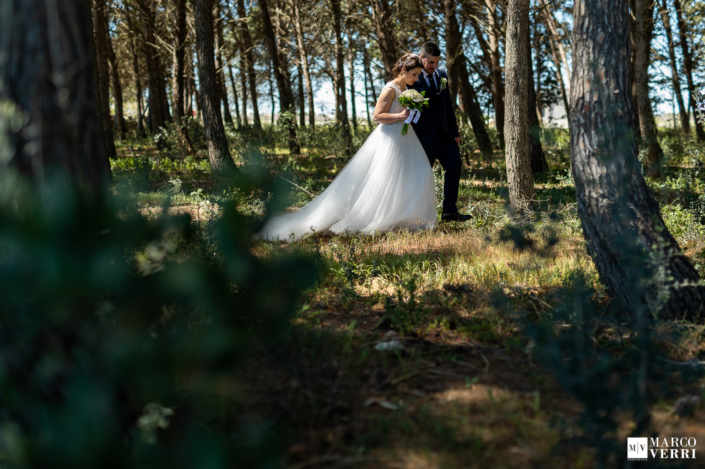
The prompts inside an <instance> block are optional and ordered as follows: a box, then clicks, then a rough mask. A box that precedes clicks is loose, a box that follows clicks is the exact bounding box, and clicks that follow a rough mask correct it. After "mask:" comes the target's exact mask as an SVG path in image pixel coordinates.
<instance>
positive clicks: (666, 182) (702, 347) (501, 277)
mask: <svg viewBox="0 0 705 469" xmlns="http://www.w3.org/2000/svg"><path fill="white" fill-rule="evenodd" d="M565 146H566V145H565V139H564V140H563V141H562V143H561V142H558V143H556V142H553V146H551V145H547V153H548V154H549V157H550V159H551V163H552V166H553V167H565V168H567V167H568V164H567V163H566V161H565ZM120 151H121V156H122V158H123V160H125V161H123V162H120V163H117V164H115V165H114V171H115V174H116V179H115V183H116V187H117V188H118V190H121V189H120V188H123V189H125V188H129V189H130V190H133V191H135V192H136V193H137V195H136V200H137V203H139V204H140V207H141V209H142V210H143V213H144V214H145V215H146V216H157V214H158V213H159V211H160V210H161V206H162V204H163V203H164V201H165V200H166V199H167V198H171V199H172V201H173V203H174V205H172V209H171V210H175V211H186V212H188V213H190V214H191V216H192V219H193V220H194V222H196V223H199V224H202V225H203V226H204V227H207V224H208V221H209V220H212V219H213V218H216V217H217V216H218V212H219V209H220V207H222V206H223V204H225V203H232V202H233V201H234V203H235V204H236V205H238V207H239V209H240V210H241V211H242V212H243V213H245V214H247V215H249V216H250V217H251V218H252V219H253V220H255V219H257V218H258V217H260V216H262V214H263V210H264V202H263V199H265V198H266V196H267V194H266V193H264V194H263V193H259V194H243V193H241V192H238V191H237V190H234V191H230V192H229V191H227V190H226V191H223V187H222V186H221V185H219V184H217V183H214V178H213V176H212V175H211V174H210V172H209V170H208V165H207V162H205V161H202V160H193V159H188V158H187V159H186V160H183V159H182V160H178V159H176V160H170V159H168V158H162V159H161V160H159V161H158V162H154V161H153V162H152V163H151V166H150V167H149V168H148V169H147V170H144V168H141V167H140V165H139V164H137V163H135V158H134V156H135V155H134V152H133V151H132V150H128V149H127V148H126V147H122V148H121V149H120ZM142 151H143V152H146V153H150V154H155V153H153V152H155V151H156V150H155V149H149V148H147V149H144V148H143V150H142ZM131 157H132V161H131V162H128V161H127V160H129V159H130V158H131ZM269 158H270V161H273V162H276V166H275V169H276V171H275V172H276V173H277V174H281V171H286V174H287V177H288V178H293V180H292V182H294V183H296V184H297V185H298V186H300V187H299V188H297V187H295V186H293V185H290V184H286V183H285V187H287V191H289V195H290V204H291V206H292V207H299V206H302V205H304V204H305V203H307V202H308V201H310V200H311V199H312V195H316V194H318V193H320V192H321V191H322V190H323V188H325V187H326V185H327V184H328V183H329V182H330V180H331V179H332V177H334V175H335V174H336V172H337V171H338V170H339V169H340V168H342V166H343V164H344V162H345V159H344V158H335V157H328V156H325V155H323V156H321V155H319V154H316V155H314V154H310V153H305V154H304V155H303V156H301V157H291V156H290V155H288V153H287V151H286V150H284V149H281V148H279V147H275V151H273V152H271V153H270V155H269ZM470 163H471V164H470V165H469V166H467V165H466V166H467V167H466V170H465V172H464V173H463V180H462V184H461V190H460V203H459V207H460V208H461V211H463V212H467V213H470V214H471V215H473V219H472V220H470V221H469V222H467V223H465V224H461V223H446V224H441V225H440V226H439V227H438V228H437V229H436V230H434V231H433V232H427V233H409V232H403V231H400V232H390V233H383V234H377V235H369V236H368V235H351V236H334V235H330V234H327V235H311V236H308V237H306V238H304V239H303V240H301V241H298V242H296V243H290V244H288V243H272V242H264V241H258V242H254V243H253V245H252V247H251V249H252V250H253V252H254V253H255V254H256V255H258V256H260V257H261V258H265V259H275V258H278V257H281V256H287V255H291V254H293V253H299V254H300V253H303V254H305V255H308V256H311V257H312V258H315V259H316V260H317V262H318V264H319V267H320V277H319V280H318V281H317V283H316V284H315V285H314V286H313V287H312V288H310V289H309V290H308V291H307V292H306V293H305V294H304V296H303V298H301V301H300V304H298V305H297V310H298V313H297V314H296V317H295V318H294V319H293V320H292V328H291V332H290V335H289V339H288V340H287V341H286V342H285V343H282V344H279V346H278V347H274V348H273V349H271V350H267V351H266V352H265V353H263V354H260V355H258V356H256V357H254V358H252V359H251V360H250V361H248V362H247V364H246V365H245V366H244V367H242V368H241V369H239V370H238V371H237V373H238V382H239V383H240V386H239V388H238V391H237V392H236V393H235V394H236V395H233V396H232V402H229V403H228V406H227V408H226V410H224V412H228V413H230V414H231V415H232V418H237V419H245V420H248V421H256V422H261V423H262V427H263V428H268V429H271V431H275V432H279V434H280V435H281V439H282V441H283V445H284V447H285V448H286V449H285V451H286V461H285V466H286V467H288V468H289V469H294V468H296V469H304V468H343V467H361V468H362V467H364V468H409V469H411V468H419V469H420V468H424V469H425V468H429V469H430V468H458V469H460V468H526V467H533V468H545V467H555V468H591V467H597V461H598V458H599V457H600V448H602V447H604V445H605V444H607V443H605V441H607V440H609V441H611V442H613V443H614V444H616V445H617V448H618V449H617V451H616V452H615V451H613V452H612V453H610V456H609V457H608V459H607V465H608V466H609V467H624V464H625V462H626V456H627V437H628V436H629V435H630V434H631V432H632V430H634V428H635V425H636V424H637V423H636V422H635V418H634V415H633V414H632V413H630V411H629V407H628V406H627V405H625V406H624V407H623V408H621V407H619V406H616V407H614V409H616V410H615V411H614V412H612V413H611V415H601V418H603V420H604V419H607V420H609V421H610V422H611V423H612V424H613V426H612V427H609V425H607V426H606V427H589V425H588V426H586V425H585V421H586V420H589V419H588V418H585V412H586V406H594V403H592V401H591V399H590V398H589V397H586V396H584V395H581V394H580V393H579V392H576V391H575V390H576V386H577V385H573V387H572V388H571V387H570V385H566V382H575V380H577V379H578V378H577V377H578V375H579V373H580V372H581V370H578V371H576V372H575V373H576V375H575V376H572V377H570V376H568V377H566V376H564V375H561V374H560V373H558V374H557V373H556V372H555V370H554V369H553V368H551V367H550V366H548V365H546V364H545V362H544V361H542V360H541V359H539V358H537V354H538V353H537V352H538V350H537V343H536V340H535V338H534V337H533V336H532V335H531V331H532V329H531V327H532V326H531V325H532V324H534V325H535V324H543V323H547V322H550V323H552V324H553V326H554V327H555V328H556V329H557V330H559V332H560V330H561V329H569V328H570V327H573V326H572V325H571V323H569V321H567V320H566V319H565V318H566V317H564V316H561V315H560V314H559V313H560V311H564V310H566V308H567V309H568V310H570V311H582V310H583V309H584V310H585V311H587V310H591V311H594V312H595V314H594V317H593V318H592V320H591V321H592V322H590V323H589V330H586V331H582V332H584V334H585V335H584V337H586V340H587V341H588V342H590V344H591V345H590V347H592V348H591V349H590V350H597V351H598V352H599V353H602V352H606V353H607V354H608V355H609V356H610V357H612V358H613V359H614V361H615V363H619V361H620V360H622V359H624V360H625V363H626V360H627V358H626V357H628V356H630V351H632V350H634V349H635V347H636V345H635V334H634V331H633V330H632V329H630V324H629V323H630V319H629V314H628V312H626V311H625V312H622V315H621V316H620V314H619V312H617V314H616V315H615V311H613V310H614V308H613V307H612V308H611V301H610V299H609V298H608V296H607V294H606V292H605V290H604V288H603V287H602V286H601V284H600V282H599V280H598V277H597V274H596V272H595V270H594V268H593V264H592V261H591V260H590V257H589V256H588V254H587V251H586V246H585V242H584V240H583V237H582V232H581V228H580V220H579V218H578V215H577V212H576V207H575V196H574V187H573V185H572V180H571V178H570V175H569V172H568V171H565V170H564V171H555V172H554V173H552V174H550V175H544V176H542V177H541V178H540V179H538V180H537V185H536V187H537V200H538V201H539V203H538V205H537V207H536V210H535V211H534V212H533V213H530V214H525V216H524V218H523V220H522V221H521V223H520V224H521V226H522V228H521V230H522V235H521V236H517V235H516V233H515V231H513V230H512V227H513V226H515V225H516V219H515V218H512V217H510V216H509V214H508V212H507V208H506V200H507V195H506V194H507V188H506V184H505V183H504V182H503V180H502V172H501V168H502V164H501V156H500V155H497V156H496V157H495V161H494V165H493V167H492V168H490V169H488V168H486V167H485V166H483V164H482V163H481V162H479V161H474V160H470ZM561 165H563V166H561ZM437 169H438V168H436V176H437V193H438V192H440V190H441V184H442V178H441V177H440V172H438V171H437ZM665 174H666V176H665V177H664V178H663V179H662V180H660V181H650V182H649V184H650V186H651V188H652V190H653V191H654V194H655V195H656V197H657V199H658V200H659V202H660V204H661V208H662V212H663V215H664V219H665V222H666V225H667V227H668V228H669V229H670V230H671V232H672V233H673V234H674V236H675V237H676V238H677V240H678V241H679V243H680V245H681V247H682V248H683V249H684V251H685V252H686V254H687V255H688V256H689V257H690V258H691V260H692V261H693V263H694V264H696V265H697V268H698V269H700V270H701V272H702V269H703V268H704V267H703V266H702V265H701V264H703V263H704V262H703V260H702V252H703V248H705V225H703V224H702V223H703V222H705V218H704V217H703V215H705V213H703V210H705V203H703V204H701V201H705V184H704V183H703V181H702V177H701V176H698V173H697V171H696V169H694V167H693V166H692V165H690V162H684V161H676V160H675V159H673V160H672V161H670V166H668V167H667V168H666V170H665ZM581 282H582V283H581ZM578 284H580V285H582V288H585V289H586V291H587V292H588V293H587V295H586V296H583V297H578V296H571V295H573V294H574V290H575V289H576V288H578V287H577V286H576V285H578ZM571 298H572V299H573V300H571ZM575 298H582V300H580V301H578V300H576V299H575ZM570 301H573V303H571V302H570ZM566 305H567V306H566ZM256 313H257V312H252V314H256ZM586 314H587V313H586ZM614 318H617V319H614ZM652 337H653V344H654V345H653V346H654V349H655V350H656V352H655V356H656V357H657V359H656V360H655V363H656V362H662V363H664V364H668V363H669V362H667V361H664V360H671V361H673V362H685V361H688V360H691V359H696V360H703V359H704V358H705V327H703V326H700V325H695V324H687V323H676V324H654V325H653V336H652ZM596 353H597V352H596ZM588 361H589V360H586V362H585V370H588V369H591V368H590V367H591V366H592V365H591V364H588ZM653 367H654V369H655V371H654V373H655V374H654V376H662V377H667V378H663V379H657V378H651V379H649V380H648V381H647V382H646V386H647V391H646V396H647V398H646V400H647V408H648V410H649V412H650V414H651V421H650V423H649V427H648V434H649V435H651V436H653V437H656V436H658V437H668V438H671V437H692V438H695V439H696V440H697V445H698V446H697V452H698V455H699V456H698V459H695V460H681V461H673V460H664V461H660V460H657V462H659V461H660V463H661V466H658V465H656V466H651V467H705V464H703V463H702V457H701V456H700V455H701V454H703V453H702V451H703V449H705V423H704V422H705V406H703V405H702V402H703V399H705V391H704V389H705V388H704V386H705V380H703V379H702V378H695V379H686V377H685V376H681V374H680V372H679V371H678V370H679V369H680V368H683V367H681V366H679V365H673V366H671V367H670V368H668V369H666V370H665V371H664V369H662V368H658V367H657V366H656V364H654V366H653ZM656 368H658V369H656ZM686 368H690V367H686ZM667 372H668V373H670V374H667ZM613 373H617V372H613ZM630 373H631V375H634V374H635V373H636V371H634V370H633V369H632V367H630V366H625V369H624V370H623V375H620V376H618V377H616V376H613V375H610V374H609V373H608V374H607V375H605V377H606V378H605V379H606V380H610V379H612V378H614V379H615V380H616V381H615V382H616V383H617V384H616V385H615V386H611V387H610V386H607V387H604V386H603V387H600V385H601V384H602V383H594V384H595V391H594V392H596V393H598V392H612V391H614V392H615V393H616V392H619V389H617V388H619V387H620V386H623V385H624V384H623V383H624V382H627V381H629V379H627V378H628V376H631V375H630ZM659 373H661V374H659ZM587 375H588V376H592V377H593V379H594V377H596V376H600V375H599V374H589V373H588V374H587ZM627 375H628V376H627ZM581 376H582V375H581ZM625 376H626V377H627V378H625V379H626V381H619V380H620V379H622V378H624V377H625ZM649 376H651V375H649ZM572 378H575V379H574V380H573V381H571V379H572ZM620 383H621V384H620ZM581 389H582V388H581ZM605 389H607V391H605ZM571 390H572V392H571ZM588 394H589V393H588ZM594 397H595V398H596V400H597V401H599V400H600V396H594ZM604 399H605V401H608V400H610V399H612V396H608V395H605V396H604ZM698 399H700V401H699V403H698ZM692 404H694V405H692ZM598 407H599V406H598ZM581 416H582V418H581ZM603 423H604V422H603ZM595 428H597V430H595ZM600 428H610V429H609V430H604V431H603V430H600ZM600 432H602V433H600ZM603 440H604V441H603ZM601 445H603V446H601ZM703 457H705V456H703Z"/></svg>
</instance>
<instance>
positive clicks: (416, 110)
mask: <svg viewBox="0 0 705 469" xmlns="http://www.w3.org/2000/svg"><path fill="white" fill-rule="evenodd" d="M425 96H426V92H425V91H422V92H421V93H419V92H418V91H416V90H406V91H404V92H403V93H402V94H401V96H399V103H400V104H401V105H402V106H404V107H405V108H407V109H411V114H409V117H407V118H406V120H405V121H404V125H403V126H402V128H401V134H402V135H406V134H407V132H409V124H411V123H414V124H416V123H417V122H418V121H419V117H421V110H422V109H423V107H424V106H426V107H428V98H426V97H425Z"/></svg>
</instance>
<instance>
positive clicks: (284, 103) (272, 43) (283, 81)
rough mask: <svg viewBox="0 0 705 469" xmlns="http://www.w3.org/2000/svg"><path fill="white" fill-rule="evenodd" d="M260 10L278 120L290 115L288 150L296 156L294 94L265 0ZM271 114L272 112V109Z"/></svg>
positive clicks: (298, 149)
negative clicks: (277, 106) (270, 66)
mask: <svg viewBox="0 0 705 469" xmlns="http://www.w3.org/2000/svg"><path fill="white" fill-rule="evenodd" d="M260 8H261V9H262V22H263V23H264V34H265V38H266V42H267V46H268V49H269V55H270V56H271V58H272V67H273V68H274V78H275V80H276V82H277V88H279V110H280V118H281V117H283V113H284V112H288V113H290V114H289V115H288V116H287V122H286V127H287V129H288V130H289V150H290V151H291V154H292V155H298V154H300V153H301V149H300V148H299V143H298V141H297V140H296V118H295V117H294V110H295V104H294V94H293V93H292V91H291V80H290V79H289V76H288V71H287V70H285V67H284V66H283V65H282V63H281V59H280V56H279V48H278V47H277V40H276V36H275V34H274V27H273V26H272V19H271V16H270V15H269V7H268V6H267V1H266V0H260ZM272 113H274V110H273V109H272Z"/></svg>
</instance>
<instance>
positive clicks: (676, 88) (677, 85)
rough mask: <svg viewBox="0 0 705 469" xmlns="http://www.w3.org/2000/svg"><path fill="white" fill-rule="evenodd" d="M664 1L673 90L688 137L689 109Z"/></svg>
mask: <svg viewBox="0 0 705 469" xmlns="http://www.w3.org/2000/svg"><path fill="white" fill-rule="evenodd" d="M662 1H663V3H662V4H661V5H660V6H659V12H660V13H661V19H662V21H663V29H664V31H665V33H666V41H667V43H668V58H669V60H670V63H671V83H673V92H674V94H675V95H676V101H677V102H678V113H679V115H680V119H681V129H683V135H685V136H686V137H689V136H690V119H689V118H688V110H687V109H686V107H685V103H684V102H683V93H682V91H681V79H680V77H679V76H678V67H677V65H676V50H675V46H674V45H673V33H672V32H671V14H670V12H669V11H668V3H667V1H666V0H662Z"/></svg>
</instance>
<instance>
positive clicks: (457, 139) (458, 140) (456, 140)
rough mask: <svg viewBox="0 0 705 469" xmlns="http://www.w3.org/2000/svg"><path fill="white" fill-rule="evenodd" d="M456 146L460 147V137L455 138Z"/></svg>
mask: <svg viewBox="0 0 705 469" xmlns="http://www.w3.org/2000/svg"><path fill="white" fill-rule="evenodd" d="M455 144H456V145H458V146H460V137H455Z"/></svg>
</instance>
